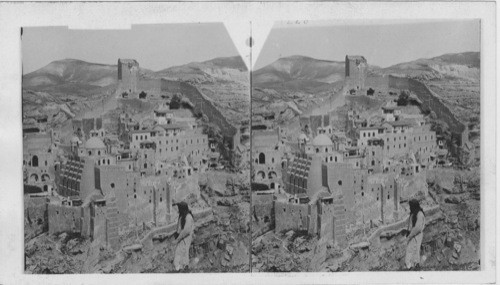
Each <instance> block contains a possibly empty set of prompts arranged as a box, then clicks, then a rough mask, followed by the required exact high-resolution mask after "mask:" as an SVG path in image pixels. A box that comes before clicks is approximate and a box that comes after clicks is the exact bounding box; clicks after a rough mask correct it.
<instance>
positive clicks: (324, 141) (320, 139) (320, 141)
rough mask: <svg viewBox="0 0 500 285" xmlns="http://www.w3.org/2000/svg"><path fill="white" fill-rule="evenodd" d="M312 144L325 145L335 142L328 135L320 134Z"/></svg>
mask: <svg viewBox="0 0 500 285" xmlns="http://www.w3.org/2000/svg"><path fill="white" fill-rule="evenodd" d="M312 144H313V145H314V146H323V145H332V144H333V142H332V140H331V139H330V138H329V137H328V136H327V135H325V134H319V135H317V136H316V137H315V138H314V139H313V141H312Z"/></svg>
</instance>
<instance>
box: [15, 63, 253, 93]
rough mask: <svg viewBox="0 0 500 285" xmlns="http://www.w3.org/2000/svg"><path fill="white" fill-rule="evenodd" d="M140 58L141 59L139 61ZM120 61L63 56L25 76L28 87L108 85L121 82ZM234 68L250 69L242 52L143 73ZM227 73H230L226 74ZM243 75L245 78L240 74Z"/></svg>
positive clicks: (192, 74) (210, 72)
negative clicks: (118, 64) (88, 59)
mask: <svg viewBox="0 0 500 285" xmlns="http://www.w3.org/2000/svg"><path fill="white" fill-rule="evenodd" d="M136 62H137V61H136ZM117 70H118V66H117V65H109V64H99V63H90V62H86V61H83V60H78V59H63V60H57V61H53V62H51V63H49V64H48V65H46V66H44V67H42V68H40V69H38V70H36V71H33V72H31V73H28V74H26V75H24V76H23V87H24V88H35V89H36V88H37V87H40V88H43V87H49V86H58V85H68V84H78V85H79V86H95V87H106V86H110V85H113V84H117V83H118V77H117ZM232 71H234V73H235V75H234V77H237V75H236V74H237V73H241V72H245V71H247V67H246V65H245V63H244V62H243V59H242V58H241V57H240V56H234V57H219V58H214V59H211V60H208V61H204V62H192V63H188V64H185V65H181V66H174V67H170V68H166V69H162V70H160V71H158V72H153V71H151V70H149V69H145V68H139V74H140V75H141V76H146V77H152V78H160V77H169V78H173V79H180V80H183V79H189V78H197V79H198V80H200V78H198V77H199V76H200V75H201V76H206V77H214V76H221V77H224V76H226V75H227V74H231V73H232ZM226 77H227V76H226ZM239 79H241V78H239Z"/></svg>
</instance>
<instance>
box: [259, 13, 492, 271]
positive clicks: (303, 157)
mask: <svg viewBox="0 0 500 285" xmlns="http://www.w3.org/2000/svg"><path fill="white" fill-rule="evenodd" d="M480 48H481V47H480V21H479V20H453V21H440V20H425V21H424V20H422V21H419V20H408V21H404V20H400V21H392V22H391V21H382V20H380V21H369V22H363V21H358V22H356V21H350V22H345V23H344V22H340V21H339V22H337V23H335V22H332V23H329V22H315V21H284V22H277V23H276V24H275V26H274V27H273V29H272V30H271V32H270V34H269V36H268V37H267V39H266V42H265V44H264V45H263V48H262V50H261V51H260V53H259V55H258V58H257V60H256V64H255V66H254V69H253V70H252V128H251V129H252V138H251V139H252V145H251V147H252V158H251V159H252V184H251V188H252V215H251V217H252V254H253V255H252V271H253V272H305V271H312V272H319V271H326V272H344V271H349V272H351V271H400V270H417V271H419V270H422V271H424V270H425V271H447V270H479V269H480V261H481V259H480V256H481V254H480V234H479V233H480V227H481V226H482V225H481V223H480V222H481V217H480V212H481V207H480V68H481V66H480Z"/></svg>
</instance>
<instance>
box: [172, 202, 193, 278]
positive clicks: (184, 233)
mask: <svg viewBox="0 0 500 285" xmlns="http://www.w3.org/2000/svg"><path fill="white" fill-rule="evenodd" d="M177 208H178V209H179V220H178V221H177V232H176V234H175V235H174V237H175V244H176V248H175V255H174V268H175V270H176V271H180V270H183V269H185V268H186V267H187V266H188V265H189V247H190V246H191V242H192V240H193V231H194V219H193V213H191V211H190V210H189V207H188V205H187V203H186V202H180V203H177Z"/></svg>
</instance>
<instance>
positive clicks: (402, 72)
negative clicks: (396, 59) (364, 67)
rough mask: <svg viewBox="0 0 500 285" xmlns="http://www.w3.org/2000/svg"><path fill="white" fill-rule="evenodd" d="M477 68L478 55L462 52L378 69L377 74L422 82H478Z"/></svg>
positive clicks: (476, 53) (477, 53)
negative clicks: (445, 79)
mask: <svg viewBox="0 0 500 285" xmlns="http://www.w3.org/2000/svg"><path fill="white" fill-rule="evenodd" d="M479 68H480V53H479V52H464V53H454V54H444V55H441V56H437V57H433V58H430V59H425V58H421V59H417V60H414V61H410V62H405V63H399V64H396V65H393V66H390V67H387V68H383V69H380V70H378V72H379V73H380V74H395V75H399V76H410V77H412V78H416V79H423V80H432V79H443V78H453V79H462V80H468V81H471V82H478V81H479V75H480V72H479Z"/></svg>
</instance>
